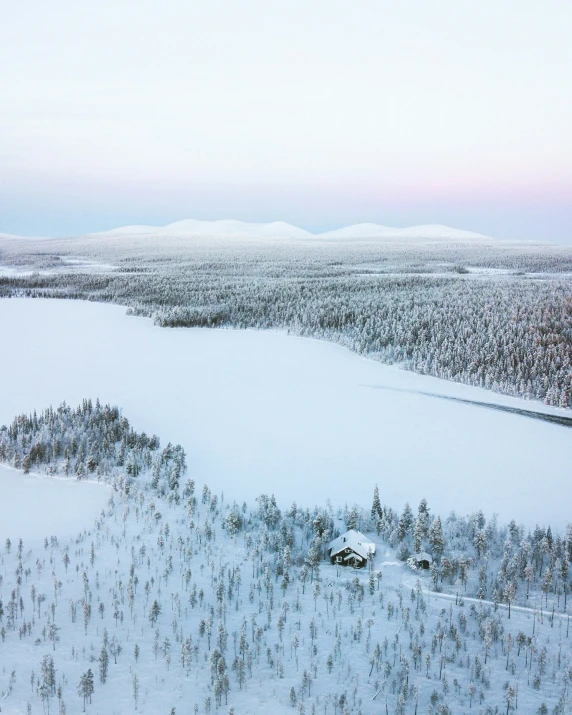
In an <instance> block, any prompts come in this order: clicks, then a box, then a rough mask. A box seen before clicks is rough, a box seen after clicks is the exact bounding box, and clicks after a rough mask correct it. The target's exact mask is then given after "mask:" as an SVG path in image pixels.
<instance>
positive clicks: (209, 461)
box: [0, 299, 570, 530]
mask: <svg viewBox="0 0 572 715" xmlns="http://www.w3.org/2000/svg"><path fill="white" fill-rule="evenodd" d="M0 325H1V326H2V334H3V336H4V346H5V347H4V349H3V350H2V351H0V371H1V374H2V375H3V381H2V387H1V398H2V399H1V400H0V424H5V423H8V422H9V421H10V420H11V419H12V418H13V417H14V415H16V414H17V413H20V412H23V411H24V412H30V411H32V410H34V409H39V410H41V409H43V408H44V407H46V406H47V405H49V404H52V405H54V406H55V405H58V404H59V403H60V402H61V401H62V400H66V401H67V402H68V403H70V404H77V403H78V402H80V401H81V400H82V399H83V398H84V397H92V398H93V399H95V398H96V397H99V398H100V399H101V400H102V401H104V402H110V403H112V404H118V405H120V406H121V407H122V409H123V410H124V412H125V415H126V416H127V417H128V418H129V419H130V421H131V422H132V423H133V425H134V427H135V428H136V429H138V430H145V431H146V432H147V433H156V434H158V435H159V436H161V437H162V438H163V439H169V440H171V441H173V442H180V443H181V444H182V445H183V446H184V448H185V450H186V451H187V453H188V455H189V474H190V476H191V477H193V478H195V479H197V481H198V482H199V483H203V482H206V483H208V484H209V485H210V486H211V488H212V489H213V490H216V491H217V492H220V491H221V490H224V492H225V495H227V496H228V497H229V498H230V499H234V498H236V499H237V500H240V501H241V502H242V500H244V499H246V500H251V501H252V500H253V499H254V497H256V496H257V495H258V494H259V493H261V492H274V493H275V494H276V497H277V499H278V501H279V503H281V504H288V503H290V502H291V501H293V500H296V501H298V502H300V503H303V504H308V505H311V504H314V503H322V504H323V503H325V502H326V500H328V499H330V500H331V502H332V503H333V504H334V505H343V504H344V503H346V502H347V503H349V504H352V503H354V502H356V503H358V504H361V505H364V506H367V505H368V504H369V500H370V498H371V491H372V487H373V485H374V484H375V483H378V484H379V487H380V491H381V494H382V500H383V501H384V502H385V503H386V504H390V505H392V506H393V507H394V508H396V509H401V508H402V506H403V503H404V502H405V501H406V500H407V501H409V502H411V503H412V504H417V503H418V502H419V500H420V499H421V498H422V497H426V498H427V499H428V501H429V505H430V507H431V509H432V510H433V512H434V513H442V514H447V513H448V512H449V511H450V510H453V509H454V510H456V511H457V512H458V513H467V512H472V511H474V510H476V509H482V510H483V511H484V512H485V513H486V514H492V513H493V512H497V513H499V515H500V517H501V520H502V521H508V520H510V519H511V518H514V519H516V521H517V522H522V523H524V524H525V525H526V526H530V527H533V526H534V525H535V523H536V522H539V523H540V524H544V525H548V524H551V525H552V527H553V528H555V527H556V528H557V529H559V530H563V528H564V526H565V524H566V523H567V521H568V520H569V518H570V515H569V498H568V495H569V461H570V432H569V431H568V429H567V428H564V427H559V426H555V425H550V424H545V423H542V422H538V421H536V420H531V419H527V418H524V417H520V416H517V415H512V414H505V413H499V412H494V411H491V410H487V409H483V408H480V407H473V406H470V405H463V404H455V403H454V402H448V401H443V400H439V399H435V398H432V397H428V396H424V395H419V394H412V393H407V392H398V391H393V390H386V389H374V388H378V387H390V388H398V389H402V390H403V389H405V390H420V391H424V392H433V393H441V394H446V395H454V396H459V397H462V398H465V399H476V400H480V401H489V402H498V403H501V404H507V405H515V406H522V407H524V408H526V409H531V408H534V404H533V403H530V402H525V401H522V400H517V399H513V398H506V397H501V396H498V395H493V394H492V393H489V392H485V391H483V390H478V389H476V388H470V387H466V386H461V385H454V384H451V383H447V382H444V381H440V380H437V379H435V378H430V377H426V376H421V375H415V374H413V373H409V372H405V371H402V370H399V369H398V368H396V367H389V366H384V365H381V364H378V363H376V362H373V361H370V360H367V359H364V358H361V357H359V356H357V355H355V354H353V353H351V352H349V351H348V350H346V349H344V348H341V347H339V346H335V345H331V344H328V343H325V342H320V341H316V340H311V339H304V338H294V337H290V336H287V335H285V334H282V333H269V332H257V331H252V330H248V331H231V330H200V329H163V328H157V327H154V326H153V325H152V323H151V321H149V320H147V319H143V318H133V317H127V316H126V315H125V309H124V308H121V307H117V306H111V305H101V304H96V303H85V302H76V301H57V300H26V299H10V300H3V301H0ZM538 409H545V408H542V406H540V405H538Z"/></svg>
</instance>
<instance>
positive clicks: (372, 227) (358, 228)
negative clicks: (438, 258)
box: [318, 223, 489, 240]
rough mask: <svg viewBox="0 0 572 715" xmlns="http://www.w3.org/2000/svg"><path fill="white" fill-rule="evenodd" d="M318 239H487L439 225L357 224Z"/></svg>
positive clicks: (476, 234) (323, 234)
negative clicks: (394, 226)
mask: <svg viewBox="0 0 572 715" xmlns="http://www.w3.org/2000/svg"><path fill="white" fill-rule="evenodd" d="M318 237H319V238H332V239H344V238H356V239H359V238H395V239H416V238H433V239H441V240H442V239H450V240H468V239H469V240H470V239H488V238H489V237H488V236H484V235H483V234H480V233H473V232H472V231H463V230H460V229H457V228H450V227H449V226H441V225H439V224H427V225H424V226H409V227H408V228H393V227H391V226H381V225H379V224H377V223H358V224H355V225H354V226H347V227H346V228H338V229H336V230H335V231H328V232H326V233H321V234H319V236H318Z"/></svg>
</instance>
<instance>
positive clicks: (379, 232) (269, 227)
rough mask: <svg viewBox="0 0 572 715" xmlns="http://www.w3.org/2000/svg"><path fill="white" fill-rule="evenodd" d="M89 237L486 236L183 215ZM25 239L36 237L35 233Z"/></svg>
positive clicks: (432, 227) (428, 228)
mask: <svg viewBox="0 0 572 715" xmlns="http://www.w3.org/2000/svg"><path fill="white" fill-rule="evenodd" d="M87 236H90V237H102V238H106V237H109V238H113V237H118V238H119V237H126V236H201V237H209V236H210V237H234V238H295V239H310V240H313V239H326V240H336V241H337V240H344V239H368V240H369V239H379V238H381V239H396V240H401V239H403V240H413V239H435V240H475V239H486V240H488V239H489V237H488V236H484V235H482V234H480V233H474V232H472V231H464V230H461V229H457V228H450V227H449V226H442V225H439V224H427V225H423V226H410V227H408V228H394V227H391V226H382V225H381V224H376V223H358V224H355V225H353V226H346V227H344V228H338V229H335V230H333V231H326V232H324V233H311V232H310V231H306V230H305V229H303V228H299V227H298V226H293V225H292V224H289V223H286V222H284V221H273V222H271V223H247V222H245V221H233V220H223V221H199V220H195V219H186V220H183V221H175V222H174V223H170V224H167V225H166V226H152V225H144V224H143V225H133V226H119V227H117V228H113V229H110V230H109V231H99V232H96V233H90V234H87ZM18 238H20V239H25V238H26V237H24V236H14V235H11V234H10V235H9V234H0V239H8V240H11V239H18ZM27 240H34V241H35V240H39V239H38V238H37V237H35V238H28V239H27Z"/></svg>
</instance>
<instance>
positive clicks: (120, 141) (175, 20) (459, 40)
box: [0, 0, 572, 243]
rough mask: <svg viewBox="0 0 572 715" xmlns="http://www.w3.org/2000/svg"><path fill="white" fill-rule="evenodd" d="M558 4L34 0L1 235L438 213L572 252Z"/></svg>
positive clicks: (12, 82) (429, 218) (20, 25)
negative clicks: (189, 221)
mask: <svg viewBox="0 0 572 715" xmlns="http://www.w3.org/2000/svg"><path fill="white" fill-rule="evenodd" d="M571 31H572V3H570V2H568V0H545V2H543V3H538V2H537V1H536V0H503V1H502V2H498V0H494V1H493V0H482V1H481V2H478V3H475V2H473V0H433V2H427V0H408V2H396V1H395V0H393V2H389V1H387V2H386V1H384V0H376V1H373V0H352V2H348V1H347V0H346V1H345V2H342V1H341V0H329V1H328V2H325V1H323V0H310V2H308V0H305V1H304V2H302V1H301V0H289V2H288V3H278V2H268V0H264V1H263V0H242V2H240V3H238V2H236V0H213V1H212V2H209V3H206V2H197V1H193V0H191V1H189V0H184V1H183V0H165V1H164V2H162V3H157V2H152V1H150V0H138V1H137V2H135V1H127V0H98V2H97V3H95V2H93V3H78V2H72V1H71V0H50V2H49V3H46V2H40V1H39V0H22V1H21V2H18V3H11V4H10V5H9V6H6V7H5V8H4V10H3V13H2V21H1V23H0V233H2V232H3V233H17V234H22V235H75V234H79V233H85V232H90V231H100V230H106V229H110V228H113V227H116V226H120V225H126V224H135V223H145V224H166V223H169V222H172V221H177V220H181V219H185V218H197V219H203V220H215V219H240V220H245V221H261V222H266V221H274V220H282V221H288V222H290V223H293V224H295V225H298V226H301V227H303V228H306V229H308V230H310V231H315V232H318V231H324V230H329V229H333V228H338V227H340V226H345V225H349V224H353V223H360V222H375V223H381V224H384V225H390V226H408V225H415V224H420V223H442V224H447V225H451V226H454V227H457V228H464V229H467V230H473V231H478V232H480V233H485V234H488V235H493V236H498V237H499V238H507V239H526V240H539V239H540V240H547V241H552V242H558V243H572V132H571V131H570V127H571V126H572V81H571V79H570V78H571V77H572V43H571V42H570V36H571Z"/></svg>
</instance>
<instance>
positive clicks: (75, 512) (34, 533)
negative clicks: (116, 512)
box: [0, 465, 110, 548]
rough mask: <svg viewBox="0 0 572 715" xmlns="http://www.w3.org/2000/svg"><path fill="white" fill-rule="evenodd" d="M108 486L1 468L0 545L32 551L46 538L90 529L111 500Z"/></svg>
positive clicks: (72, 535) (60, 536) (65, 535)
mask: <svg viewBox="0 0 572 715" xmlns="http://www.w3.org/2000/svg"><path fill="white" fill-rule="evenodd" d="M109 492H110V490H109V487H108V486H107V485H106V484H101V483H97V482H95V481H81V482H79V481H78V480H77V479H75V478H72V477H69V478H65V477H48V476H42V475H38V474H22V472H21V471H20V470H17V469H11V468H8V467H5V466H3V465H0V503H1V505H2V517H1V518H0V543H1V544H2V545H4V544H5V542H6V539H10V541H11V542H12V543H13V544H14V545H15V546H16V545H17V544H18V540H19V539H22V540H23V542H24V546H25V547H26V548H30V547H32V546H34V547H37V546H41V545H42V544H43V541H44V539H45V538H46V537H47V538H48V539H49V537H50V536H57V537H58V539H69V538H71V537H75V536H76V535H77V534H78V533H80V532H81V531H83V530H84V529H89V528H91V526H92V524H93V522H94V520H95V519H96V518H97V517H98V516H99V514H100V512H101V510H102V508H103V507H104V506H105V504H106V502H107V499H108V497H109Z"/></svg>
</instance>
